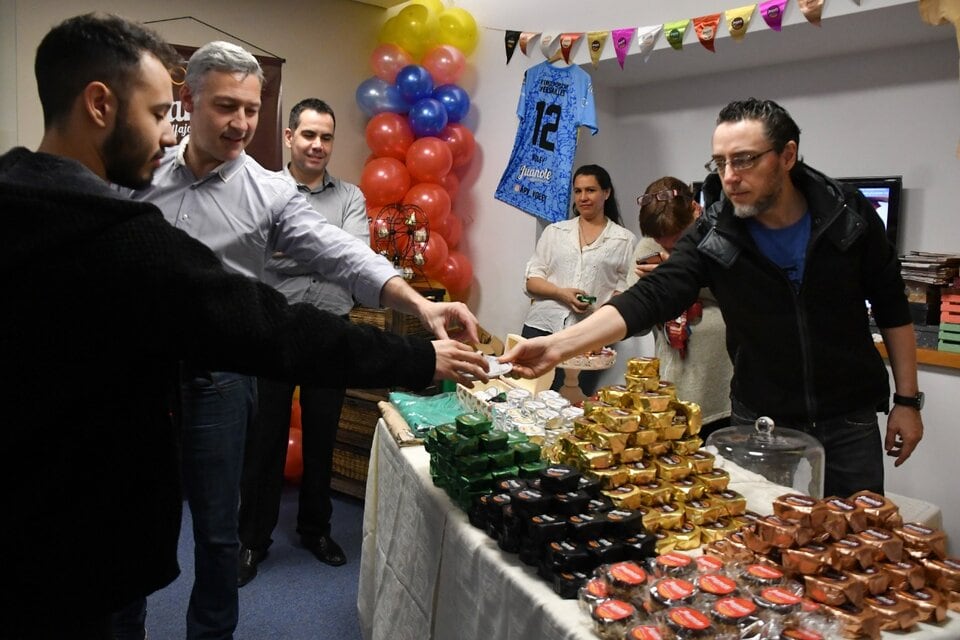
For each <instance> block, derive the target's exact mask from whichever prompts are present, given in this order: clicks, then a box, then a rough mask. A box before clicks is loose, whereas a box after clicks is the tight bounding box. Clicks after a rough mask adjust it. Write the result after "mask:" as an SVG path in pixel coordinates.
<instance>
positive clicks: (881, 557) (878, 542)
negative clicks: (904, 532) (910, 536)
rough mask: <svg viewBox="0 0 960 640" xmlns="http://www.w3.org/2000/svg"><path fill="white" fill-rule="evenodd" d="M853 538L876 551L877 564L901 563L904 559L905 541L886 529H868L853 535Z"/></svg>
mask: <svg viewBox="0 0 960 640" xmlns="http://www.w3.org/2000/svg"><path fill="white" fill-rule="evenodd" d="M853 537H855V538H858V539H860V540H862V541H863V543H864V544H865V545H867V546H868V547H870V548H871V549H873V550H874V557H875V558H876V560H877V562H884V561H885V560H889V561H890V562H900V560H902V559H903V540H902V539H901V538H900V537H899V536H897V535H895V534H893V533H891V532H889V531H887V530H886V529H879V528H877V527H867V528H866V529H864V530H863V531H861V532H860V533H855V534H853Z"/></svg>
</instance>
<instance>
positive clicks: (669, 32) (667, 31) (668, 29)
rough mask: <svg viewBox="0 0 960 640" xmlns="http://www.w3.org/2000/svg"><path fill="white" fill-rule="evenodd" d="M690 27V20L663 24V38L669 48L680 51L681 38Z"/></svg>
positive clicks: (681, 47) (681, 45) (681, 46)
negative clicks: (668, 44)
mask: <svg viewBox="0 0 960 640" xmlns="http://www.w3.org/2000/svg"><path fill="white" fill-rule="evenodd" d="M689 26H690V18H687V19H686V20H675V21H673V22H664V23H663V37H665V38H666V39H667V42H669V43H670V46H671V47H673V48H674V49H676V50H677V51H680V50H681V49H683V36H685V35H686V34H687V27H689Z"/></svg>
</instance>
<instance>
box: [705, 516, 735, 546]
mask: <svg viewBox="0 0 960 640" xmlns="http://www.w3.org/2000/svg"><path fill="white" fill-rule="evenodd" d="M736 530H737V526H736V525H735V524H733V522H732V521H731V520H730V518H723V517H721V518H718V519H716V520H714V521H713V522H704V523H703V524H701V525H700V536H701V538H702V540H703V543H704V544H708V543H713V542H719V541H720V540H724V539H726V538H728V537H730V536H731V535H732V534H733V532H734V531H736Z"/></svg>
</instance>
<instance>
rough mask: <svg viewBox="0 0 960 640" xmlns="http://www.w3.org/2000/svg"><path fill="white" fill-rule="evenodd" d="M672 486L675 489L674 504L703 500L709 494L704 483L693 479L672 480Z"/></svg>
mask: <svg viewBox="0 0 960 640" xmlns="http://www.w3.org/2000/svg"><path fill="white" fill-rule="evenodd" d="M670 486H671V487H672V489H673V498H672V499H673V502H677V503H680V504H683V503H684V502H690V501H691V500H697V499H699V498H702V497H703V496H704V494H705V493H706V492H707V488H706V487H705V486H703V483H702V482H699V481H698V480H696V479H695V478H692V477H687V478H679V479H677V480H671V481H670Z"/></svg>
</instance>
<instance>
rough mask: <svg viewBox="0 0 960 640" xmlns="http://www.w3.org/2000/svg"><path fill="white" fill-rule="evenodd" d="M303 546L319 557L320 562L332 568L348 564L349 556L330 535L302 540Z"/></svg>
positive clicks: (303, 538)
mask: <svg viewBox="0 0 960 640" xmlns="http://www.w3.org/2000/svg"><path fill="white" fill-rule="evenodd" d="M300 541H301V542H302V543H303V546H304V547H306V548H307V549H309V550H310V552H311V553H313V555H315V556H317V560H319V561H320V562H323V563H326V564H329V565H330V566H332V567H339V566H340V565H342V564H346V563H347V556H345V555H344V553H343V549H341V548H340V545H338V544H337V543H336V542H335V541H334V539H333V538H331V537H330V536H329V535H326V536H318V537H316V538H305V537H302V538H300Z"/></svg>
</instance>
